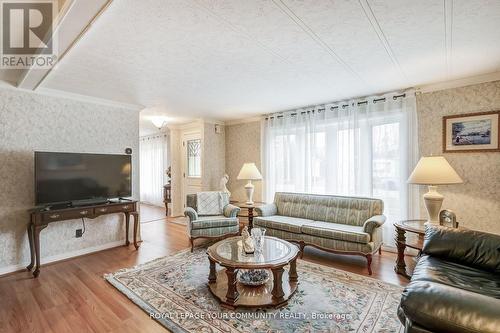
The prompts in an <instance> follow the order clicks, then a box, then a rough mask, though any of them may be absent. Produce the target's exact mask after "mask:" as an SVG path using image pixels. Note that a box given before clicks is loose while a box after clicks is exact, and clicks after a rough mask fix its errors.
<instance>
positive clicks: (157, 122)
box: [151, 117, 168, 131]
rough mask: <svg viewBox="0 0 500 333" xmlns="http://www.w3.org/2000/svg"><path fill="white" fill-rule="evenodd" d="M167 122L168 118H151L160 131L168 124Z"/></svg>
mask: <svg viewBox="0 0 500 333" xmlns="http://www.w3.org/2000/svg"><path fill="white" fill-rule="evenodd" d="M167 120H168V118H167V117H151V122H152V123H153V125H154V126H155V127H156V128H158V130H160V131H161V129H162V128H163V126H165V125H166V124H167Z"/></svg>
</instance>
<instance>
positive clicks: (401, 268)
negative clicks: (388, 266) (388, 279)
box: [394, 227, 410, 279]
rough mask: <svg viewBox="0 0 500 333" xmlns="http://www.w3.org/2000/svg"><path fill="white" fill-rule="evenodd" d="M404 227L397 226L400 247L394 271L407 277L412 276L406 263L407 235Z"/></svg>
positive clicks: (398, 246) (398, 245)
mask: <svg viewBox="0 0 500 333" xmlns="http://www.w3.org/2000/svg"><path fill="white" fill-rule="evenodd" d="M405 233H406V232H405V231H404V230H403V229H400V228H398V227H396V246H397V248H398V258H397V259H396V266H395V267H394V271H395V272H396V273H397V274H400V275H403V276H404V277H406V278H408V279H409V278H410V275H409V274H408V273H407V272H406V263H405V249H406V235H405Z"/></svg>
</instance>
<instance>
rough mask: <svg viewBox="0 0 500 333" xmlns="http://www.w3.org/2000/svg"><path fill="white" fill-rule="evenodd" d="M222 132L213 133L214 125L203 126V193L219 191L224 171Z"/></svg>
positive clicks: (224, 144)
mask: <svg viewBox="0 0 500 333" xmlns="http://www.w3.org/2000/svg"><path fill="white" fill-rule="evenodd" d="M225 147H226V141H225V136H224V132H222V133H215V124H213V123H208V122H206V123H204V124H203V158H202V163H203V169H202V170H203V174H202V187H203V190H204V191H217V190H219V185H220V184H219V183H220V180H221V178H222V176H223V175H224V172H225V171H224V170H225V159H226V157H225Z"/></svg>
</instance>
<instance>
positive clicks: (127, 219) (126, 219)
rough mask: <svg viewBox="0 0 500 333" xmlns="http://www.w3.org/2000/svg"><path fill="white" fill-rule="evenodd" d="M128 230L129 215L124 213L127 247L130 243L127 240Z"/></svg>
mask: <svg viewBox="0 0 500 333" xmlns="http://www.w3.org/2000/svg"><path fill="white" fill-rule="evenodd" d="M129 228H130V213H128V212H127V213H125V245H126V246H129V245H130V242H129V240H128V231H129Z"/></svg>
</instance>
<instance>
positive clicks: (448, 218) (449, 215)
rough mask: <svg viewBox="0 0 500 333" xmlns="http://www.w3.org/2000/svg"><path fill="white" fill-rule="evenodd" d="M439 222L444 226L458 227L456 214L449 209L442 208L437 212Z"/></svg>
mask: <svg viewBox="0 0 500 333" xmlns="http://www.w3.org/2000/svg"><path fill="white" fill-rule="evenodd" d="M439 224H440V225H442V226H444V227H449V228H458V221H457V215H456V214H455V213H454V212H453V211H451V210H449V209H443V210H442V211H440V212H439Z"/></svg>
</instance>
